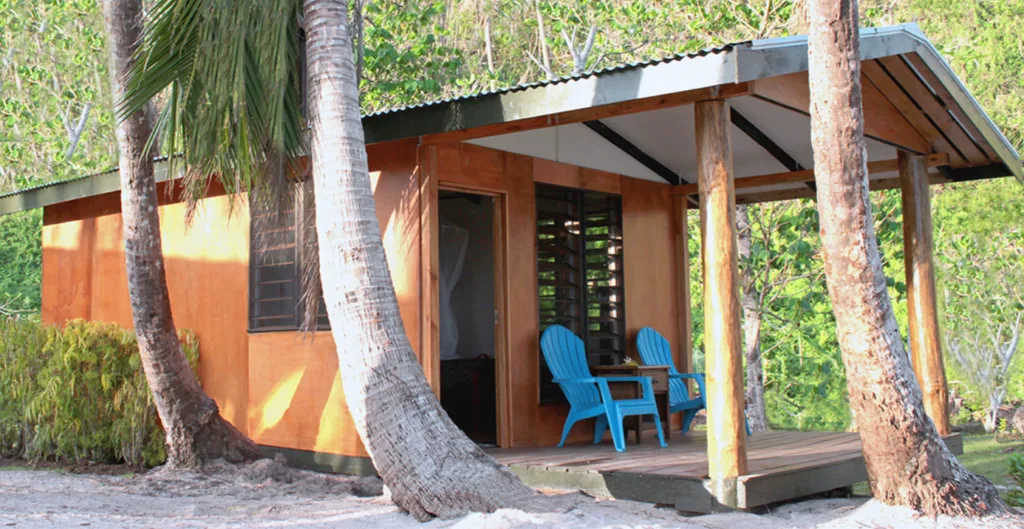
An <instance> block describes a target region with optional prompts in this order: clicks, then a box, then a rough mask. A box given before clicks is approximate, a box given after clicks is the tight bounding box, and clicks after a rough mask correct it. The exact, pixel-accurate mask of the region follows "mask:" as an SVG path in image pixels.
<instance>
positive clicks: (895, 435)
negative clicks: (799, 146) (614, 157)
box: [808, 0, 1005, 515]
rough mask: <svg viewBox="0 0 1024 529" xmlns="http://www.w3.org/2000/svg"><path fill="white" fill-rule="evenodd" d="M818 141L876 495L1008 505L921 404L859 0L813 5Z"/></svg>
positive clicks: (830, 263) (852, 379)
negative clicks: (874, 168) (902, 319)
mask: <svg viewBox="0 0 1024 529" xmlns="http://www.w3.org/2000/svg"><path fill="white" fill-rule="evenodd" d="M810 4H811V5H810V25H811V29H810V40H809V52H808V53H809V75H810V77H809V79H810V96H811V142H812V146H813V148H814V172H815V175H816V181H817V186H818V212H819V216H820V223H821V239H822V250H823V254H824V261H825V274H826V277H827V280H828V288H829V293H830V295H831V298H832V304H833V310H834V311H835V315H836V326H837V333H838V340H839V345H840V348H841V350H842V353H843V363H844V364H845V366H846V376H847V382H848V387H849V394H850V405H851V407H852V408H853V409H854V411H855V413H856V416H857V421H858V423H859V425H860V437H861V441H862V443H863V452H864V460H865V462H866V464H867V470H868V476H869V481H870V484H871V490H872V493H873V495H874V497H875V498H876V499H878V500H881V501H883V502H885V503H888V504H898V505H906V506H909V507H912V508H914V509H916V510H918V511H920V512H922V513H924V514H927V515H938V514H967V515H978V514H983V513H989V512H997V511H1002V510H1003V509H1005V505H1004V504H1003V503H1002V501H1001V500H1000V498H999V495H998V494H997V493H996V490H995V488H994V487H993V486H992V484H991V483H990V482H989V481H988V480H986V479H985V478H982V477H979V476H976V475H974V474H972V473H970V472H968V471H967V470H966V469H965V468H964V467H963V465H961V464H960V462H959V461H957V459H956V458H955V457H954V456H953V454H952V453H950V451H949V449H948V448H947V447H946V445H945V443H944V442H943V441H942V438H941V437H939V434H938V431H937V430H936V429H935V425H934V424H933V423H932V421H931V420H930V419H928V416H927V415H926V414H925V412H924V406H923V402H922V395H921V389H920V387H919V386H918V385H917V381H916V380H915V378H914V373H913V369H912V368H911V364H910V359H909V357H908V356H907V354H906V351H904V347H903V341H902V340H901V338H900V333H899V329H898V327H897V325H896V318H895V316H894V315H893V311H892V305H891V302H890V300H889V295H888V291H887V290H886V284H885V277H884V275H883V273H882V264H881V259H880V258H879V253H878V246H877V242H876V239H875V233H874V227H873V225H872V218H871V202H870V197H869V194H868V185H867V160H866V156H867V154H866V149H865V141H864V114H863V110H862V101H861V87H860V53H859V49H860V43H859V38H858V28H857V2H856V0H842V1H835V0H813V1H812V2H811V3H810Z"/></svg>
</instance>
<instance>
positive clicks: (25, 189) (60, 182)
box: [0, 156, 167, 198]
mask: <svg viewBox="0 0 1024 529" xmlns="http://www.w3.org/2000/svg"><path fill="white" fill-rule="evenodd" d="M164 161H167V157H166V156H157V157H156V158H153V163H157V162H164ZM117 171H118V168H117V167H111V168H110V169H107V170H105V171H99V172H96V173H90V174H87V175H82V176H75V177H72V178H65V179H64V180H54V181H53V182H47V183H45V184H39V185H34V186H30V187H23V188H21V189H15V190H13V191H7V192H4V193H0V198H7V197H9V196H14V195H20V194H22V193H28V192H29V191H37V190H40V189H46V188H48V187H56V186H59V185H63V184H70V183H72V182H78V181H81V180H87V179H89V178H94V177H97V176H102V175H105V174H111V173H116V172H117Z"/></svg>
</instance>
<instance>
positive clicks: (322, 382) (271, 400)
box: [248, 332, 367, 457]
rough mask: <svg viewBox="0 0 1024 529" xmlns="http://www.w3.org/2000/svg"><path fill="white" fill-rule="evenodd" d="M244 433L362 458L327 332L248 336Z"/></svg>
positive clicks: (270, 442) (258, 438) (267, 442)
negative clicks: (306, 334)
mask: <svg viewBox="0 0 1024 529" xmlns="http://www.w3.org/2000/svg"><path fill="white" fill-rule="evenodd" d="M248 344H249V357H250V358H251V359H252V361H251V362H250V364H249V371H248V377H249V380H250V384H249V396H250V402H249V435H250V436H252V438H253V440H254V441H256V442H257V443H259V444H264V445H271V446H279V447H285V448H295V449H299V450H315V451H318V452H328V453H333V454H343V455H351V456H362V457H366V456H367V453H366V450H365V449H364V448H363V444H362V442H361V441H360V440H359V434H357V433H356V430H355V424H353V422H352V416H351V415H349V413H348V407H347V404H346V403H345V393H344V391H342V386H341V375H340V373H339V372H338V355H337V352H336V351H337V349H336V348H335V345H334V339H333V338H332V337H331V333H329V332H321V333H317V335H316V336H315V337H314V338H312V339H309V338H304V337H303V335H302V334H301V333H297V332H276V333H260V334H251V335H249V342H248Z"/></svg>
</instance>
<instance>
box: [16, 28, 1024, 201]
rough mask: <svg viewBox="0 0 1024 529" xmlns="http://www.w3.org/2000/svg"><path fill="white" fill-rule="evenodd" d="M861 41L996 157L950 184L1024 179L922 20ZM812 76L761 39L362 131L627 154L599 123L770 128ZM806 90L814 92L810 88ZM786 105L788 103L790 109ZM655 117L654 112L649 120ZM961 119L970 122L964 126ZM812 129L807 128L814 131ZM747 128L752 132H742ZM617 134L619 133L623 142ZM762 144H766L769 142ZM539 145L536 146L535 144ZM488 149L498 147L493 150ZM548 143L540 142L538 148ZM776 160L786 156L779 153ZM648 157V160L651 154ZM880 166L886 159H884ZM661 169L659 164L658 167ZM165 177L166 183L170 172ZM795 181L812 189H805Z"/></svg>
mask: <svg viewBox="0 0 1024 529" xmlns="http://www.w3.org/2000/svg"><path fill="white" fill-rule="evenodd" d="M860 45H861V58H862V60H863V61H872V60H875V59H878V60H883V59H885V58H891V57H901V56H903V57H906V56H910V57H913V58H914V60H915V61H917V62H916V64H917V66H915V67H913V68H919V69H920V68H923V69H926V70H927V72H926V73H927V77H928V79H929V80H930V82H931V83H936V84H938V85H941V89H942V90H943V94H948V96H949V99H950V101H949V104H950V105H955V107H956V111H957V113H956V116H955V117H954V118H953V119H954V120H955V121H956V122H957V123H961V124H963V126H964V128H965V129H967V130H970V131H973V132H974V133H975V134H974V135H972V136H971V137H970V138H969V139H970V140H971V141H972V142H974V143H977V144H978V145H982V144H983V145H984V149H985V151H986V152H987V153H990V154H989V162H988V163H986V164H985V165H984V166H978V164H974V166H969V167H958V166H957V164H955V163H954V164H952V167H945V166H943V167H942V169H943V171H944V173H943V175H944V177H943V178H944V180H945V181H948V180H962V179H973V178H992V177H998V176H1009V175H1014V176H1016V177H1017V178H1018V179H1019V180H1021V181H1022V182H1024V170H1022V167H1021V161H1020V159H1019V156H1018V154H1017V152H1016V151H1015V150H1014V148H1013V146H1012V145H1011V144H1010V143H1009V141H1008V140H1007V139H1006V137H1005V136H1004V135H1003V134H1002V133H1001V132H1000V131H999V129H998V128H997V127H996V126H995V124H993V123H992V121H991V119H989V117H988V116H987V115H986V114H985V112H984V111H983V110H982V109H981V107H980V106H979V105H978V103H977V102H976V101H975V100H974V98H973V97H972V96H971V95H970V93H969V92H968V91H967V89H966V88H965V87H964V85H963V84H962V83H961V82H960V80H959V79H958V78H957V77H956V75H955V74H954V73H953V71H952V69H951V68H950V67H949V65H948V64H947V63H946V61H945V60H944V59H943V58H942V57H941V56H940V55H939V53H938V51H937V50H936V49H935V47H934V46H933V45H932V44H931V43H930V42H929V41H928V39H927V38H925V36H924V35H923V34H922V33H921V31H920V29H919V28H918V27H917V26H916V25H915V24H906V25H900V26H893V27H886V28H867V29H863V30H861V34H860ZM806 71H807V37H806V36H797V37H784V38H776V39H764V40H755V41H749V42H743V43H737V44H730V45H727V46H723V47H720V48H715V49H711V50H705V51H702V52H699V53H693V54H687V55H679V56H675V57H670V58H666V59H661V60H655V61H649V62H644V63H636V64H630V65H625V66H620V67H616V68H609V69H606V70H602V71H599V72H593V73H590V74H587V75H584V76H581V77H577V78H565V79H558V80H554V81H546V82H541V83H534V84H530V85H522V86H518V87H513V88H509V89H505V90H499V91H495V92H486V93H481V94H474V95H470V96H465V97H460V98H456V99H451V100H446V101H438V102H433V103H426V104H422V105H416V106H412V107H407V108H402V109H396V110H390V111H385V112H379V113H376V114H371V115H368V116H364V118H363V127H364V130H365V138H366V142H367V143H381V142H387V141H394V140H400V139H405V138H416V137H418V138H421V139H422V140H423V141H424V142H447V141H452V142H459V141H473V142H474V143H477V142H479V143H480V144H482V145H488V142H491V143H494V142H498V141H499V139H500V138H502V137H512V136H514V135H515V134H516V133H526V132H530V131H538V130H541V129H550V131H553V132H550V133H551V134H554V141H555V142H557V141H558V139H559V138H560V137H561V136H560V135H561V134H563V132H564V133H565V134H569V137H568V139H570V140H572V136H573V135H574V134H575V135H576V136H575V137H577V139H578V136H579V135H580V134H581V133H580V132H579V130H573V129H570V128H568V127H566V126H567V125H570V124H580V125H576V126H575V129H580V128H582V127H583V123H586V122H591V123H590V124H589V125H588V126H589V127H590V130H589V131H587V133H588V134H590V135H591V137H590V138H589V139H587V141H601V140H600V138H601V136H604V140H605V141H611V142H612V143H615V144H617V146H618V147H619V148H620V150H621V149H625V150H624V151H622V152H624V153H627V154H628V151H629V150H630V149H629V147H630V144H631V143H635V142H631V141H630V138H629V137H627V136H626V135H623V134H619V133H618V132H616V131H615V130H613V129H610V128H609V127H607V126H605V127H603V129H602V128H601V127H600V125H599V124H598V126H596V127H595V126H594V124H593V123H592V122H594V121H595V120H601V119H607V120H609V121H610V122H614V121H615V120H619V119H620V118H621V117H622V116H626V115H629V114H634V115H635V116H636V118H637V119H641V117H642V116H643V115H642V114H639V113H640V112H649V113H650V112H654V111H660V110H661V109H673V108H678V107H681V106H685V105H687V104H688V103H693V102H696V101H700V100H703V99H711V98H725V97H735V98H736V100H735V101H736V105H735V106H734V108H735V109H739V110H740V111H742V112H743V113H746V114H750V115H749V116H748V117H751V118H758V113H759V112H761V113H762V114H763V115H762V116H761V118H760V119H761V122H762V128H764V123H765V121H766V120H769V123H770V119H771V116H772V114H771V112H770V111H767V110H763V111H762V110H761V109H760V105H759V104H758V102H757V101H755V100H756V99H758V98H759V97H760V96H759V94H758V93H757V92H758V86H761V85H764V84H765V83H770V82H774V81H775V80H778V79H780V78H782V77H783V76H787V75H790V76H792V75H796V74H799V73H800V72H806ZM804 77H806V76H804ZM804 85H805V86H806V82H805V83H804ZM936 88H938V87H936ZM897 91H898V89H897ZM762 100H765V98H762ZM781 106H783V107H785V106H786V105H781ZM790 110H795V111H796V112H794V113H795V114H797V115H799V114H800V112H801V110H800V109H793V108H790ZM802 112H803V114H804V118H806V113H807V112H806V109H803V110H802ZM651 115H652V114H647V116H651ZM677 117H678V116H677ZM740 121H746V122H747V123H746V124H747V125H750V124H751V123H750V122H751V121H756V119H751V120H747V119H746V118H743V117H742V116H741V117H740ZM963 121H966V122H967V123H962V122H963ZM691 123H692V121H691ZM806 123H809V122H806ZM806 123H803V124H801V126H802V127H806V126H807V125H806ZM736 124H737V121H736V120H734V125H736ZM739 125H742V123H739ZM563 129H564V131H563ZM743 132H749V131H748V130H743ZM755 132H756V131H755ZM866 133H867V135H868V137H869V150H870V149H872V148H874V149H875V150H876V151H879V150H881V149H883V147H884V148H889V149H890V151H889V152H891V148H892V147H894V146H895V147H900V148H906V149H908V150H912V151H916V152H922V153H924V152H931V151H929V150H928V149H927V147H928V145H927V144H923V145H922V142H923V141H924V140H922V139H921V138H917V140H918V142H917V143H915V144H912V145H909V146H908V145H907V144H906V143H903V144H900V143H898V142H895V141H892V138H890V137H886V136H884V135H872V134H871V131H870V130H866ZM969 134H970V133H969ZM615 135H618V136H619V137H618V138H616V137H615ZM747 136H750V134H747ZM976 136H979V137H976ZM594 138H597V139H596V140H595V139H594ZM751 139H753V141H755V142H757V143H759V144H760V147H762V148H763V149H764V151H767V152H769V153H771V152H772V151H773V150H775V151H778V150H780V149H779V146H778V145H774V146H772V145H771V141H770V139H769V143H768V144H765V142H764V141H759V139H758V138H755V137H753V136H751ZM763 139H764V138H761V140H763ZM782 139H785V138H782ZM502 141H504V140H502ZM532 141H534V143H537V140H536V138H534V139H533V140H532ZM545 141H546V140H545ZM744 141H747V140H744ZM513 143H514V142H513ZM748 143H749V142H748ZM595 145H598V144H596V143H594V144H589V146H587V147H586V148H588V149H593V148H594V146H595ZM604 145H607V144H604ZM872 145H874V147H872ZM488 146H492V147H494V145H488ZM915 146H916V147H915ZM543 147H544V146H543V145H541V146H540V147H538V148H543ZM633 147H634V148H635V149H634V150H635V151H639V152H640V154H641V155H645V153H643V152H642V151H643V147H644V145H633ZM773 147H774V149H773ZM496 148H503V147H501V146H498V147H496ZM506 150H515V148H506ZM634 154H635V153H634ZM776 154H778V153H777V152H776ZM634 158H636V157H634ZM648 158H650V157H649V156H648ZM790 158H791V159H792V158H793V157H790ZM796 158H799V156H796ZM803 158H804V159H803V162H802V165H801V167H802V168H807V167H809V165H808V160H807V156H804V157H803ZM639 159H640V161H641V162H642V161H643V158H642V157H640V158H639ZM774 160H776V161H780V162H782V165H783V166H789V167H787V168H788V169H789V170H790V171H793V167H791V166H790V165H791V164H789V163H785V160H784V159H781V158H780V157H779V156H777V155H776V156H774ZM791 161H792V160H791ZM878 161H879V163H881V161H882V160H878ZM630 163H632V162H630ZM773 163H774V162H773ZM634 165H635V164H634ZM658 165H660V166H661V167H660V168H659V167H658ZM665 165H666V164H660V163H659V164H656V165H652V164H646V168H641V167H639V166H638V165H637V166H636V167H635V168H634V169H635V170H634V171H633V174H630V172H629V171H628V170H627V171H623V174H629V175H630V176H636V177H641V178H642V177H645V176H650V175H648V174H647V173H648V172H650V171H648V170H649V169H651V168H652V167H653V168H654V169H655V171H654V173H658V174H660V175H661V177H664V174H663V173H664V171H663V170H662V169H665V167H664V166H665ZM961 165H969V164H961ZM611 169H615V168H614V167H612V168H611ZM611 169H610V170H611ZM627 169H628V168H627ZM775 170H776V171H782V170H783V169H779V168H776V169H775ZM613 172H614V171H613ZM676 172H677V173H678V174H682V173H680V172H679V171H678V168H676ZM765 172H771V171H769V170H767V169H766V170H765V171H762V172H761V173H749V174H747V175H742V174H738V175H737V177H738V178H739V177H742V176H757V175H758V174H764V173H765ZM652 174H653V173H652ZM164 178H166V170H165V174H164ZM812 178H813V176H812ZM690 182H692V180H690ZM679 183H684V184H685V183H686V179H685V178H680V179H679ZM792 185H793V186H796V187H803V186H804V184H803V183H798V184H792ZM118 188H119V180H118V177H117V173H116V170H115V171H113V172H109V173H103V174H99V175H93V176H90V177H82V178H77V179H73V180H70V181H66V182H59V183H53V184H47V185H43V186H39V187H37V188H32V189H26V190H22V191H18V192H13V193H8V194H5V195H0V215H2V214H6V213H11V212H14V211H20V210H24V209H30V208H35V207H42V206H47V205H50V204H54V203H58V202H63V201H68V200H74V199H77V198H83V197H86V196H91V195H96V194H101V193H107V192H112V191H117V190H118ZM758 191H759V192H762V193H764V196H766V197H776V196H777V197H779V198H782V197H784V196H790V195H786V194H784V193H783V194H774V195H773V194H772V193H773V192H775V191H778V189H776V188H763V189H760V190H758ZM802 191H803V192H804V195H806V193H807V191H808V189H807V188H804V189H803V190H802ZM792 196H800V195H792Z"/></svg>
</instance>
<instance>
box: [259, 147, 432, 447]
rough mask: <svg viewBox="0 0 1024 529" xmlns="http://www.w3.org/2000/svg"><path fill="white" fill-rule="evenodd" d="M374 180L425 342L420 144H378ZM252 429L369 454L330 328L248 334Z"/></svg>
mask: <svg viewBox="0 0 1024 529" xmlns="http://www.w3.org/2000/svg"><path fill="white" fill-rule="evenodd" d="M368 154H369V162H370V173H371V174H370V180H371V185H372V186H373V196H374V199H375V201H376V205H377V221H378V222H379V223H380V229H381V236H382V239H383V241H384V251H385V253H386V255H387V260H388V265H389V267H390V269H391V279H392V281H393V282H394V284H395V294H396V295H397V297H398V307H399V310H400V312H401V314H402V321H403V323H404V324H405V332H406V335H407V336H408V337H409V342H410V343H411V344H412V347H413V350H415V351H419V350H420V345H419V343H420V342H419V340H420V333H419V329H420V319H419V315H420V295H421V293H420V211H419V209H420V204H419V185H420V182H419V171H418V160H417V149H416V142H415V141H401V142H395V143H385V144H378V145H371V146H370V147H369V149H368ZM248 347H249V367H248V378H249V379H250V381H251V383H250V389H249V416H248V424H249V428H250V430H249V434H250V435H251V436H252V437H253V439H254V440H255V441H256V442H257V443H260V444H265V445H271V446H279V447H283V448H294V449H299V450H311V451H317V452H325V453H334V454H342V455H349V456H360V457H365V456H366V451H365V449H364V448H363V446H362V443H361V442H360V440H359V434H358V433H356V431H355V427H354V425H353V423H352V417H351V415H349V413H348V408H347V406H346V404H345V396H344V392H343V391H342V386H341V377H340V375H339V373H338V355H337V349H336V348H335V346H334V340H333V338H332V336H331V333H330V331H320V332H318V333H317V334H316V335H315V336H314V337H312V338H309V337H304V336H303V335H302V333H299V332H273V333H254V334H250V335H249V337H248Z"/></svg>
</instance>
